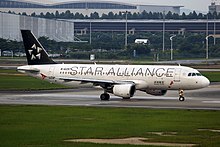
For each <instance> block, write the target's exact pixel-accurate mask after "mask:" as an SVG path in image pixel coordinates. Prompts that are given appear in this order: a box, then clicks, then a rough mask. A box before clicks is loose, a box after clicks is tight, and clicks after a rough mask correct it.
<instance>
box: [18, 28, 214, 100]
mask: <svg viewBox="0 0 220 147" xmlns="http://www.w3.org/2000/svg"><path fill="white" fill-rule="evenodd" d="M21 34H22V38H23V43H24V47H25V52H26V57H27V62H28V65H24V66H19V67H18V68H17V71H19V72H22V73H25V74H27V75H30V76H33V77H37V78H40V79H42V80H47V81H49V82H51V83H57V84H62V85H67V86H71V87H85V86H94V87H97V86H99V87H101V88H102V89H103V90H104V93H102V94H101V95H100V99H101V100H109V99H110V95H109V93H111V94H113V95H115V96H118V97H121V98H123V99H130V98H131V97H133V96H134V94H135V92H136V91H138V90H139V91H142V92H146V93H147V94H150V95H154V96H163V95H165V94H166V93H167V91H168V90H178V91H179V101H184V100H185V97H184V95H183V90H194V89H200V88H204V87H207V86H209V84H210V82H209V80H208V79H207V78H206V77H204V76H202V75H201V73H200V72H199V71H198V70H196V69H193V68H190V67H186V66H180V65H179V66H177V65H169V66H168V65H110V64H109V65H108V64H57V63H56V62H54V61H53V60H52V59H51V58H49V56H48V53H47V52H46V50H45V49H44V47H43V46H42V45H41V43H40V42H39V41H38V39H37V38H36V37H35V35H34V34H33V33H32V32H31V31H30V30H21Z"/></svg>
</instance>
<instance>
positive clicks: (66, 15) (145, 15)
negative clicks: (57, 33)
mask: <svg viewBox="0 0 220 147" xmlns="http://www.w3.org/2000/svg"><path fill="white" fill-rule="evenodd" d="M8 13H13V14H15V12H11V11H9V12H8ZM19 15H26V16H27V14H26V13H25V12H23V13H19ZM125 15H126V14H125V13H122V12H119V13H113V12H109V13H108V14H104V13H103V14H99V13H97V12H94V13H91V14H90V15H89V16H88V15H83V14H82V13H78V12H77V13H75V14H74V13H72V12H70V10H67V11H66V12H61V13H60V12H58V11H56V12H55V13H50V12H47V13H45V14H44V13H40V14H39V15H37V14H36V13H35V12H34V13H32V14H31V15H30V16H33V17H40V18H48V19H125V17H126V16H125ZM127 18H128V19H164V18H165V19H175V20H183V19H207V18H208V19H220V13H216V12H214V13H210V12H209V13H207V14H203V13H196V11H193V12H190V13H189V14H186V13H184V12H183V13H182V14H177V13H172V12H170V11H169V12H168V13H166V14H163V13H161V12H146V11H143V12H141V13H136V12H135V13H131V12H128V13H127Z"/></svg>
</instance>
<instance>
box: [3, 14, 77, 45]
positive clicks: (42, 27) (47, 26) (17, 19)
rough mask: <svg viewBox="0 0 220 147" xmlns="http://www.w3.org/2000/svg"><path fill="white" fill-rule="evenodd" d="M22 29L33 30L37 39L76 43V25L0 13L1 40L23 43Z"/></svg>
mask: <svg viewBox="0 0 220 147" xmlns="http://www.w3.org/2000/svg"><path fill="white" fill-rule="evenodd" d="M20 29H28V30H32V31H33V32H34V34H35V35H36V36H37V37H41V36H47V37H49V38H50V39H53V40H56V41H64V42H73V41H74V23H72V22H66V21H59V20H53V19H44V18H36V17H29V16H22V15H15V14H8V13H2V12H0V38H4V39H9V40H17V41H21V33H20Z"/></svg>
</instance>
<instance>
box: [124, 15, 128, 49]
mask: <svg viewBox="0 0 220 147" xmlns="http://www.w3.org/2000/svg"><path fill="white" fill-rule="evenodd" d="M124 13H125V49H127V46H128V11H125V12H124Z"/></svg>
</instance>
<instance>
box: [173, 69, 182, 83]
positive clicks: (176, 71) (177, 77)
mask: <svg viewBox="0 0 220 147" xmlns="http://www.w3.org/2000/svg"><path fill="white" fill-rule="evenodd" d="M180 75H181V68H177V69H176V70H175V75H174V82H180Z"/></svg>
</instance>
